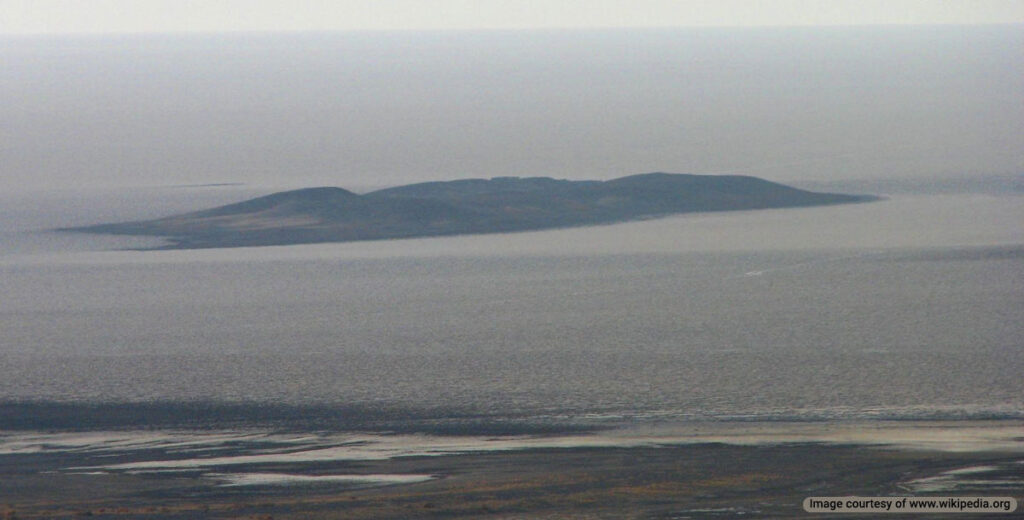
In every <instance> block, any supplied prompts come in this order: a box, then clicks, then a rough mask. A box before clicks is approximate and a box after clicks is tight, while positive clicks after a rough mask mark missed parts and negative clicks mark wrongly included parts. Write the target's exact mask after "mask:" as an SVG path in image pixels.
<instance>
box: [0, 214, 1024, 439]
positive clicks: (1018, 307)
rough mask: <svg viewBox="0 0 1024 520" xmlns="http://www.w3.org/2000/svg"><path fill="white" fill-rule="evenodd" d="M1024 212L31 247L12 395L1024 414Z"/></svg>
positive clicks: (749, 217)
mask: <svg viewBox="0 0 1024 520" xmlns="http://www.w3.org/2000/svg"><path fill="white" fill-rule="evenodd" d="M1022 222H1024V199H1022V198H1020V197H1014V196H1002V197H999V196H937V197H901V198H895V199H892V200H887V201H883V202H878V203H873V204H861V205H851V206H837V207H826V208H810V209H794V210H772V211H761V212H737V213H722V214H704V215H691V216H681V217H673V218H666V219H660V220H652V221H644V222H633V223H626V224H620V225H612V226H602V227H593V228H579V229H567V230H555V231H545V232H530V233H518V234H511V235H486V236H466V237H451V238H437V239H422V240H399V241H380V242H364V243H349V244H325V245H310V246H289V247H269V248H256V249H224V250H204V251H160V252H137V251H101V252H70V251H67V250H60V249H59V248H54V247H51V248H50V249H49V250H47V249H46V248H35V249H33V250H32V252H29V253H25V252H24V251H25V249H24V248H21V249H16V248H13V247H12V248H8V250H7V251H6V254H3V255H0V293H2V294H3V295H4V296H3V298H2V300H0V346H2V350H0V367H2V372H3V374H4V377H3V378H0V401H2V402H4V403H7V404H6V406H14V405H15V404H17V403H21V404H17V406H23V407H26V406H27V407H32V406H39V407H45V406H57V407H58V408H59V407H61V406H65V407H66V408H59V409H60V410H64V411H67V410H72V409H75V407H79V408H82V407H86V408H88V407H94V408H95V407H100V408H102V407H104V406H106V407H108V408H107V409H111V410H112V409H116V408H117V407H127V409H131V407H132V406H135V407H136V408H135V410H149V412H146V413H150V415H148V416H146V415H145V414H142V413H138V414H136V415H138V417H136V418H135V419H132V420H137V421H146V420H153V417H155V416H154V415H152V414H153V413H156V414H157V415H159V413H158V412H154V411H153V410H156V409H158V408H160V407H169V408H174V407H175V406H178V405H182V406H184V405H188V404H189V403H191V404H192V405H195V403H205V405H209V406H214V407H216V406H227V407H231V406H237V407H238V408H237V409H233V410H236V412H237V414H240V415H241V416H243V419H244V416H245V415H246V414H247V413H249V412H247V411H246V410H248V411H254V410H255V411H259V410H262V411H263V412H258V413H257V412H253V413H254V414H255V415H253V417H254V420H257V419H258V417H257V416H259V417H265V415H260V413H264V414H265V413H267V412H266V410H270V409H273V410H278V411H279V412H280V411H281V410H285V411H284V412H280V413H278V415H274V417H276V419H275V420H284V421H287V420H295V421H305V420H311V415H317V414H319V415H322V416H331V417H333V418H334V419H333V422H331V426H332V427H336V428H342V429H344V428H346V427H352V428H357V427H364V426H365V425H366V424H367V423H366V418H367V417H370V418H371V419H373V420H379V421H384V424H388V425H392V426H394V425H395V424H398V423H401V422H403V421H406V422H419V423H424V422H426V423H432V424H437V423H443V422H444V421H455V420H466V418H471V419H474V420H475V419H480V418H482V419H481V420H484V419H485V420H492V421H504V422H512V423H515V422H524V423H525V422H529V423H545V422H550V423H558V422H571V423H574V424H605V423H608V422H615V421H620V422H621V421H628V422H632V423H637V422H646V421H651V422H657V421H660V420H673V421H678V420H690V419H696V420H705V419H711V420H751V419H759V420H832V419H844V420H845V419H856V420H864V419H868V420H874V419H943V420H960V419H987V418H1016V419H1021V418H1024V378H1022V377H1021V374H1022V373H1024V348H1022V346H1024V345H1022V338H1024V227H1022V226H1021V223H1022ZM39 236H40V237H43V239H45V238H46V237H47V236H49V235H39ZM50 237H51V238H53V237H52V236H50ZM37 238H38V237H37ZM18 240H21V241H22V242H21V243H23V242H24V235H22V236H20V238H18ZM9 242H10V241H9ZM11 243H13V242H11ZM153 403H157V404H158V405H159V406H157V405H154V404H153ZM129 405H130V406H129ZM147 406H152V408H147ZM18 410H21V411H24V410H25V408H19V409H18ZM238 410H241V411H238ZM287 410H293V412H287ZM19 413H20V412H19ZM61 413H63V412H61ZM275 413H277V412H275ZM28 415H31V414H28ZM129 415H130V414H129ZM271 415H273V414H271ZM67 417H70V418H68V419H66V420H67V421H74V420H75V419H74V414H70V415H67ZM10 420H11V419H8V421H10ZM211 420H212V419H211ZM129 422H130V421H129ZM7 426H11V424H8V425H7ZM20 426H25V425H20ZM29 426H31V425H29Z"/></svg>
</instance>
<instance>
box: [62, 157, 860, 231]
mask: <svg viewBox="0 0 1024 520" xmlns="http://www.w3.org/2000/svg"><path fill="white" fill-rule="evenodd" d="M875 199H876V197H873V196H868V195H847V194H839V193H816V192H811V191H805V190H801V189H797V188H793V187H790V186H785V185H782V184H778V183H774V182H770V181H767V180H764V179H760V178H757V177H749V176H741V175H690V174H672V173H646V174H640V175H631V176H628V177H621V178H618V179H613V180H608V181H595V180H587V181H574V180H560V179H553V178H550V177H527V178H522V177H495V178H492V179H462V180H454V181H444V182H425V183H418V184H409V185H405V186H398V187H393V188H387V189H382V190H378V191H373V192H370V193H364V194H356V193H353V192H351V191H348V190H345V189H342V188H333V187H319V188H305V189H299V190H292V191H284V192H279V193H274V194H271V195H267V196H264V197H259V198H255V199H251V200H247V201H244V202H239V203H237V204H230V205H226V206H221V207H217V208H213V209H208V210H203V211H196V212H192V213H185V214H182V215H174V216H169V217H165V218H159V219H155V220H145V221H136V222H121V223H112V224H99V225H93V226H84V227H75V228H64V229H61V231H74V232H86V233H104V234H116V235H141V236H155V237H163V238H165V239H166V240H167V243H165V244H163V245H161V246H159V247H158V249H197V248H216V247H246V246H269V245H288V244H309V243H320V242H348V241H355V240H378V239H393V238H412V237H431V236H442V235H459V234H476V233H504V232H512V231H530V230H540V229H551V228H561V227H571V226H585V225H595V224H608V223H613V222H622V221H627V220H636V219H646V218H655V217H662V216H667V215H674V214H679V213H691V212H706V211H736V210H754V209H767V208H787V207H798V206H820V205H827V204H844V203H853V202H867V201H871V200H875Z"/></svg>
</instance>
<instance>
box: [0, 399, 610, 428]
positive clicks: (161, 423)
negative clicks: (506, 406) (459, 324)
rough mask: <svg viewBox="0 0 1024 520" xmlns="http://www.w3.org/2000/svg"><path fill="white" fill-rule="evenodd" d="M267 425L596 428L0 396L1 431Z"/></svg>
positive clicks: (295, 408) (373, 411)
mask: <svg viewBox="0 0 1024 520" xmlns="http://www.w3.org/2000/svg"><path fill="white" fill-rule="evenodd" d="M139 429H147V430H157V429H181V430H196V431H216V430H229V429H262V430H273V431H280V432H309V431H366V432H382V431H385V432H393V433H424V434H433V435H536V434H566V433H583V432H588V431H594V430H595V429H596V428H595V427H594V426H593V425H584V424H578V423H574V422H569V421H563V422H538V421H531V420H530V419H529V418H523V417H516V416H515V415H509V414H507V413H506V414H502V415H498V414H493V415H488V414H482V413H480V412H479V411H474V410H466V409H459V408H438V407H433V408H417V409H411V408H405V407H400V406H389V405H377V406H371V405H363V404H354V405H342V404H314V405H292V404H276V403H259V402H237V403H232V402H215V401H194V402H182V401H148V402H74V403H69V402H57V401H0V431H2V430H8V431H66V432H73V431H97V430H139Z"/></svg>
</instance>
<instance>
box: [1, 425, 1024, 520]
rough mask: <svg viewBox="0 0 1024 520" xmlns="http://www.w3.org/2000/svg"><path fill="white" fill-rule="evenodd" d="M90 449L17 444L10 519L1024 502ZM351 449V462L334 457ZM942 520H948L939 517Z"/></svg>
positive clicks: (905, 466) (981, 470) (1002, 465)
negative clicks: (830, 501)
mask: <svg viewBox="0 0 1024 520" xmlns="http://www.w3.org/2000/svg"><path fill="white" fill-rule="evenodd" d="M18 435H23V434H18ZM86 435H87V434H86ZM222 437H223V436H222ZM82 438H83V437H82V434H80V435H79V436H78V437H76V439H78V440H77V441H75V442H69V441H68V439H67V438H63V437H59V436H51V437H47V436H46V435H45V434H44V435H42V436H41V437H32V438H29V437H24V438H23V440H21V441H12V439H14V436H13V434H12V435H6V434H5V436H4V440H5V441H6V443H5V446H7V449H6V450H5V451H0V482H2V483H3V485H2V486H0V512H2V513H3V514H4V515H6V518H80V517H93V518H111V519H115V518H116V519H129V518H154V519H185V518H274V519H281V518H295V519H299V518H324V519H355V518H367V519H370V518H373V519H390V518H394V519H399V518H500V519H511V518H708V517H711V518H714V517H720V518H732V517H736V516H741V515H742V516H744V517H756V518H814V517H828V516H831V515H817V516H816V515H811V514H808V513H805V512H804V511H803V509H802V507H801V503H802V501H803V499H804V498H806V497H808V496H847V495H859V496H886V495H900V496H907V495H911V496H925V495H933V496H1011V497H1017V498H1018V500H1020V498H1021V497H1022V496H1024V478H1022V476H1024V453H1022V452H1021V451H1020V450H1018V449H1001V448H1000V449H984V450H976V451H963V450H961V451H949V450H936V449H920V448H907V447H899V448H897V447H893V446H889V447H885V446H868V445H863V444H841V443H834V442H782V443H776V442H769V443H753V444H743V443H736V444H728V443H721V442H695V443H685V444H674V445H673V444H664V445H663V444H651V445H634V446H608V445H605V446H600V445H587V443H577V444H576V445H566V446H565V447H558V446H559V443H549V444H550V445H553V446H555V447H545V446H544V443H543V442H542V443H539V444H537V445H536V447H529V446H530V445H529V444H523V445H522V446H521V447H520V448H516V449H499V450H491V451H463V449H464V448H463V447H464V444H459V442H461V441H446V442H450V443H451V444H450V446H451V451H450V452H446V451H445V450H437V449H433V450H426V451H421V452H418V453H417V452H416V451H415V450H411V451H406V452H403V453H398V452H394V451H389V450H390V448H389V449H384V448H380V447H379V446H378V447H374V446H375V445H373V444H372V443H370V442H367V441H365V440H362V441H361V440H358V439H354V440H350V441H348V442H346V443H339V444H336V445H332V446H330V447H325V446H326V445H324V444H317V445H316V447H315V448H313V449H311V447H310V446H309V445H307V446H300V444H296V445H295V446H293V447H292V448H290V449H282V448H281V446H272V445H271V444H270V443H268V442H266V439H264V438H261V437H258V436H256V437H253V436H250V437H240V438H227V437H223V438H222V439H221V441H222V442H219V443H218V444H216V445H214V444H209V443H207V444H204V443H201V442H196V441H194V440H193V441H187V440H181V439H174V440H173V441H168V440H167V439H166V438H164V440H163V441H157V440H156V439H157V437H150V438H141V439H140V440H139V442H136V443H135V444H133V445H132V446H131V449H118V448H117V447H116V446H115V445H116V444H117V443H121V444H120V446H122V448H123V447H124V446H126V444H124V441H123V440H120V441H116V442H113V443H111V442H110V441H106V442H108V445H107V447H106V448H104V449H95V446H93V447H92V448H90V447H88V446H84V445H82V444H81V443H79V441H81V439H82ZM24 439H29V440H28V441H26V440H24ZM47 439H48V440H47ZM308 439H309V437H303V438H301V439H299V438H296V439H295V440H301V441H302V442H308ZM489 441H492V442H493V441H494V440H493V439H489ZM317 442H319V441H317ZM19 443H20V444H19ZM62 443H63V444H62ZM76 443H77V444H76ZM61 445H62V446H63V447H62V448H60V449H55V447H57V446H61ZM350 448H351V449H350ZM339 449H350V450H349V451H346V452H344V453H345V455H344V456H331V454H334V455H337V454H338V453H340V452H339V451H338V450H339ZM359 449H364V451H359ZM373 450H377V451H373ZM266 453H273V454H274V456H273V457H270V458H266V457H265V456H264V455H263V454H266ZM375 454H376V455H375ZM306 455H309V456H306ZM377 455H379V456H377ZM154 461H158V462H154ZM1018 513H1019V512H1018ZM869 516H870V515H867V516H864V517H865V518H867V517H869ZM947 516H948V517H950V518H952V517H962V515H947ZM970 516H971V518H982V517H984V515H970ZM993 516H1000V517H1003V518H1006V517H1008V516H1007V515H993ZM1009 516H1012V514H1011V515H1009ZM858 517H859V516H858V515H850V514H846V515H843V518H858ZM936 517H942V515H938V516H935V515H932V516H929V518H936Z"/></svg>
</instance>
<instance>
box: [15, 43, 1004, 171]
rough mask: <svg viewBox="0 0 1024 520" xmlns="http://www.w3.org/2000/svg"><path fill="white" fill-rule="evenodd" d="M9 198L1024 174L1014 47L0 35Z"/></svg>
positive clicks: (978, 45) (929, 44) (988, 44)
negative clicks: (674, 177) (238, 188)
mask: <svg viewBox="0 0 1024 520" xmlns="http://www.w3.org/2000/svg"><path fill="white" fill-rule="evenodd" d="M0 99H2V100H3V102H2V104H0V190H3V191H17V190H21V189H35V188H69V189H79V188H83V187H92V186H103V185H107V186H137V185H173V184H180V183H211V182H242V183H247V184H250V185H258V186H267V187H291V186H308V185H321V184H328V185H339V186H345V187H351V188H356V189H359V188H362V187H371V186H380V185H391V184H401V183H406V182H412V181H417V180H432V179H451V178H460V177H490V176H498V175H549V176H554V177H564V178H612V177H617V176H621V175H625V174H630V173H638V172H645V171H657V170H661V171H674V172H692V173H724V172H740V173H749V174H753V175H758V176H763V177H766V178H770V179H773V180H778V181H784V182H785V181H819V182H821V181H833V180H842V179H877V178H940V177H943V178H948V177H959V176H982V175H1013V174H1019V173H1020V172H1022V171H1024V101H1022V100H1024V30H1022V27H1021V26H1019V25H1016V26H1014V25H1005V26H977V27H955V26H954V27H950V26H945V27H850V28H835V27H833V28H799V29H794V28H788V29H783V28H748V29H673V30H605V31H561V32H556V31H521V32H501V31H493V32H451V33H441V32H435V33H428V32H420V33H416V32H404V33H373V32H365V33H308V34H277V35H272V34H260V35H254V34H234V35H176V36H169V35H168V36H159V35H158V36H92V37H86V36H78V37H12V36H8V37H4V38H3V39H0Z"/></svg>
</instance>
